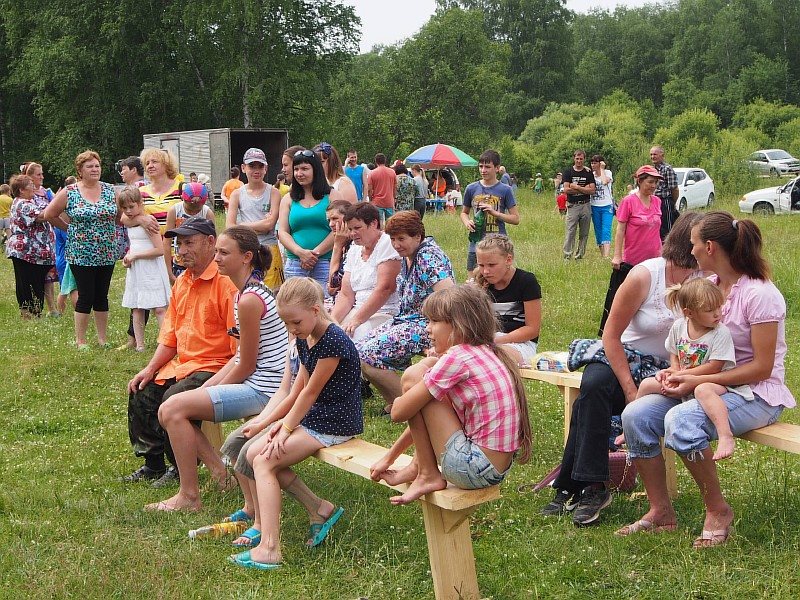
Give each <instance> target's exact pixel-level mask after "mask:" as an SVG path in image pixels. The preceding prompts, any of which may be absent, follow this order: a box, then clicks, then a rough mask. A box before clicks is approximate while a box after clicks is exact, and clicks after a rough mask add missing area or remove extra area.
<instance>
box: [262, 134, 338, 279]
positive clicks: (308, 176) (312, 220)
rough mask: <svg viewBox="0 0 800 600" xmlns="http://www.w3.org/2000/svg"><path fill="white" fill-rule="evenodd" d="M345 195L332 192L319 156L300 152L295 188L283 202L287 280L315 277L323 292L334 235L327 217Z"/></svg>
mask: <svg viewBox="0 0 800 600" xmlns="http://www.w3.org/2000/svg"><path fill="white" fill-rule="evenodd" d="M341 198H342V196H341V194H339V192H337V191H336V190H334V189H332V188H331V186H330V184H329V183H328V180H327V179H326V177H325V171H324V170H323V167H322V162H321V161H320V160H319V157H318V156H317V155H316V154H315V153H314V152H312V151H311V150H298V151H297V152H295V154H294V156H293V157H292V189H291V191H290V192H289V193H288V194H287V195H286V196H284V197H283V199H282V200H281V208H280V213H279V214H280V216H279V221H278V222H279V227H278V239H279V240H280V242H281V244H283V247H284V248H286V265H285V266H284V273H285V275H286V279H289V278H290V277H311V278H312V279H314V280H315V281H317V282H318V283H319V284H320V285H321V286H322V288H323V289H325V288H326V287H327V284H328V275H329V270H330V260H331V249H332V248H333V232H332V231H331V228H330V226H329V225H328V219H327V217H326V215H325V213H326V211H327V210H328V204H329V203H330V202H331V201H333V200H339V199H341Z"/></svg>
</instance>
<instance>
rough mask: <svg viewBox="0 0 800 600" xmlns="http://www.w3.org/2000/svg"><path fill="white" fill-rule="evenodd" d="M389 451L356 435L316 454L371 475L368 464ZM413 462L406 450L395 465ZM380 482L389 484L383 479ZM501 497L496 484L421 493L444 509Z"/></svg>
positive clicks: (401, 488) (399, 487)
mask: <svg viewBox="0 0 800 600" xmlns="http://www.w3.org/2000/svg"><path fill="white" fill-rule="evenodd" d="M386 451H387V450H386V448H384V447H382V446H378V445H377V444H372V443H370V442H367V441H365V440H362V439H358V438H355V439H352V440H350V441H349V442H345V443H344V444H338V445H336V446H331V447H330V448H322V449H320V450H318V451H317V453H316V454H315V455H314V456H315V457H316V458H318V459H319V460H321V461H322V462H324V463H327V464H329V465H333V466H334V467H337V468H339V469H342V470H344V471H347V472H348V473H353V474H355V475H360V476H361V477H364V478H366V479H369V468H370V467H371V466H372V465H373V464H374V463H375V462H377V461H378V460H379V459H380V458H381V457H383V455H384V454H386ZM410 462H411V457H410V456H407V455H405V454H404V455H402V456H400V458H398V459H397V460H396V461H395V464H394V466H395V467H396V468H400V467H404V466H406V465H408V464H409V463H410ZM381 483H382V484H383V485H388V484H386V483H385V482H383V481H382V482H381ZM388 487H391V488H392V489H395V490H397V491H399V492H404V491H406V489H408V485H407V484H402V485H396V486H388ZM499 497H500V487H499V486H496V485H495V486H492V487H489V488H484V489H482V490H460V489H458V488H456V487H448V488H447V489H444V490H441V491H438V492H432V493H430V494H426V495H425V496H423V497H422V500H423V501H425V502H427V503H429V504H432V505H433V506H438V507H439V508H443V509H445V510H465V509H468V508H472V507H475V506H479V505H481V504H483V503H484V502H489V501H491V500H497V499H498V498H499Z"/></svg>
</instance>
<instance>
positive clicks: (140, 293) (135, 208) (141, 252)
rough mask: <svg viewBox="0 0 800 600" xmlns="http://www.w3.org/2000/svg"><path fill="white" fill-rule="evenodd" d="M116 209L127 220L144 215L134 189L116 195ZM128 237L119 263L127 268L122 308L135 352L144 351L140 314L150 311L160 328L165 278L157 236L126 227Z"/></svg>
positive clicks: (165, 301) (167, 287) (166, 296)
mask: <svg viewBox="0 0 800 600" xmlns="http://www.w3.org/2000/svg"><path fill="white" fill-rule="evenodd" d="M117 206H118V207H119V208H120V210H122V211H123V212H124V213H125V214H126V215H127V216H128V218H133V217H137V216H139V215H141V214H143V213H144V208H143V205H142V195H141V194H140V193H139V190H138V188H134V187H126V188H125V189H124V190H122V191H121V192H120V193H119V195H118V196H117ZM128 237H129V238H130V241H131V247H130V250H129V251H128V253H127V254H125V256H124V257H123V258H122V264H123V265H124V266H125V268H126V269H128V272H127V274H126V276H125V293H124V294H123V296H122V306H124V307H125V308H131V309H133V335H134V338H135V340H136V351H137V352H144V311H145V309H150V310H152V311H153V312H154V313H155V314H156V318H157V319H158V326H159V327H161V323H162V321H163V320H164V314H165V313H166V312H167V305H168V304H169V296H170V285H169V275H168V274H167V270H166V268H165V267H164V261H163V260H162V259H161V256H162V255H163V254H164V250H163V247H162V243H161V235H159V234H158V233H152V232H150V231H148V230H146V229H144V228H143V227H139V226H134V227H130V228H128Z"/></svg>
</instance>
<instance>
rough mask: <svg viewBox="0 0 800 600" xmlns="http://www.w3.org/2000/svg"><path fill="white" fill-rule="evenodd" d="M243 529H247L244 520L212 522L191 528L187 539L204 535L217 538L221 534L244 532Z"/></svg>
mask: <svg viewBox="0 0 800 600" xmlns="http://www.w3.org/2000/svg"><path fill="white" fill-rule="evenodd" d="M245 529H247V523H246V522H245V521H234V522H232V523H214V524H213V525H206V526H205V527H200V528H199V529H192V530H191V531H189V539H190V540H195V539H197V538H204V537H211V538H218V537H222V536H223V535H231V534H233V535H235V534H239V533H242V532H244V530H245Z"/></svg>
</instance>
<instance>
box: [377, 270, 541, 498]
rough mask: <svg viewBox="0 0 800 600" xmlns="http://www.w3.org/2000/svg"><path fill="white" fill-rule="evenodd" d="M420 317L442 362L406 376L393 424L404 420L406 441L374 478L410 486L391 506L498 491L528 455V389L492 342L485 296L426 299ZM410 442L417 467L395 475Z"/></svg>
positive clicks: (442, 294)
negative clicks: (451, 490) (453, 493)
mask: <svg viewBox="0 0 800 600" xmlns="http://www.w3.org/2000/svg"><path fill="white" fill-rule="evenodd" d="M423 312H424V314H425V316H426V317H427V318H428V319H429V324H428V332H429V335H430V338H431V340H432V342H433V349H434V350H435V352H436V354H437V355H438V356H440V357H441V358H438V359H437V358H433V357H428V358H425V359H423V360H422V361H420V362H419V363H417V364H416V365H415V366H413V367H411V368H409V369H407V370H406V372H405V374H404V375H403V395H402V396H400V397H399V398H397V399H396V400H395V401H394V404H393V406H392V420H393V421H408V424H409V430H410V436H409V434H408V431H409V430H406V432H405V433H404V434H403V435H402V436H401V437H400V439H398V441H397V442H395V444H394V445H393V446H392V448H391V449H390V450H389V452H388V453H387V455H386V456H385V457H384V458H383V459H382V460H381V461H379V462H378V463H376V464H375V465H373V467H372V472H371V475H372V478H373V479H375V480H379V479H384V480H385V481H386V482H387V483H389V484H390V485H396V484H398V483H403V482H406V481H411V485H410V486H409V488H408V490H407V491H406V492H405V493H404V494H402V495H401V496H396V497H394V498H391V502H392V503H393V504H406V503H408V502H412V501H414V500H416V499H417V498H420V497H421V496H424V495H425V494H427V493H429V492H433V491H436V490H441V489H444V488H445V487H447V483H448V482H450V483H452V484H453V485H455V486H456V487H459V488H461V489H479V488H484V487H489V486H492V485H497V484H499V483H500V482H501V481H503V479H504V478H505V476H506V474H507V473H508V470H509V468H510V467H511V463H512V461H513V459H514V456H515V454H516V452H517V451H518V450H519V451H520V455H519V459H518V460H519V462H522V463H525V462H527V461H528V458H529V457H530V449H531V429H530V422H529V420H528V404H527V399H526V397H525V387H524V385H523V383H522V379H521V378H520V376H519V371H518V369H517V365H516V362H515V361H514V359H512V358H511V356H510V355H509V354H508V353H507V352H506V351H505V350H504V349H503V348H501V347H499V346H497V345H496V344H495V343H494V336H495V332H496V331H497V323H496V321H495V317H494V313H493V311H492V306H491V303H490V301H489V297H488V296H487V295H486V293H485V292H484V291H483V290H481V289H479V288H478V287H476V286H473V285H463V286H456V287H452V288H447V289H444V290H441V291H438V292H434V293H433V294H432V295H431V296H429V297H428V299H427V300H426V301H425V304H424V306H423ZM409 438H411V439H409ZM412 440H413V444H414V446H415V447H416V454H415V459H414V462H412V463H411V464H410V465H409V467H407V468H406V469H404V470H402V471H397V472H395V471H392V470H391V469H390V468H389V467H390V465H391V464H392V463H393V462H394V461H395V459H396V458H397V457H398V456H399V455H400V453H401V452H402V451H403V450H405V448H407V447H408V445H409V444H410V443H411V441H412ZM437 456H440V457H441V472H440V471H439V468H438V466H437V462H436V457H437Z"/></svg>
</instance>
